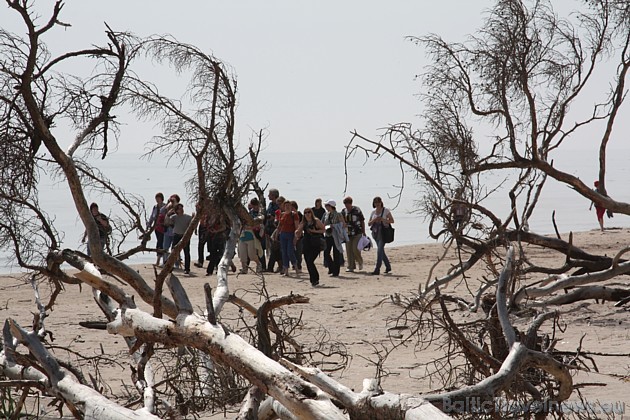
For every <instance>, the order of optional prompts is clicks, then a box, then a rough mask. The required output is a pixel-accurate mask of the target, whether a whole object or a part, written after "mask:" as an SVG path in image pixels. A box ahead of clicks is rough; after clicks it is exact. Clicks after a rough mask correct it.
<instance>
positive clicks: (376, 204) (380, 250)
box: [368, 197, 394, 275]
mask: <svg viewBox="0 0 630 420" xmlns="http://www.w3.org/2000/svg"><path fill="white" fill-rule="evenodd" d="M372 207H373V208H374V211H373V212H372V214H371V215H370V220H369V222H368V226H370V230H371V231H372V237H373V238H374V240H375V241H376V246H377V252H376V266H375V267H374V271H372V273H371V274H375V275H376V274H380V273H381V265H382V264H383V263H385V273H390V272H391V271H392V266H391V264H390V263H389V258H387V255H386V254H385V240H384V239H383V227H389V226H390V225H391V224H392V223H394V216H393V215H392V212H391V211H390V210H389V209H387V208H385V207H384V206H383V200H382V199H381V197H374V200H372Z"/></svg>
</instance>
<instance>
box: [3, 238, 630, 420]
mask: <svg viewBox="0 0 630 420" xmlns="http://www.w3.org/2000/svg"><path fill="white" fill-rule="evenodd" d="M563 239H568V235H566V236H564V237H563ZM573 243H574V245H575V246H577V247H580V248H582V249H583V250H585V251H591V252H593V253H598V254H607V255H609V256H613V255H615V254H616V253H617V252H618V251H619V250H620V249H622V248H624V247H625V246H627V245H630V230H629V229H610V230H607V231H605V232H603V233H602V232H599V231H598V230H592V231H587V232H581V233H577V234H575V235H574V237H573ZM443 252H444V248H443V246H442V244H428V245H411V246H402V247H396V246H395V244H394V246H392V247H388V248H387V253H388V255H389V257H390V260H391V262H392V266H393V271H392V273H390V274H387V275H384V274H381V275H378V276H371V275H368V274H367V272H368V271H371V270H372V269H373V266H374V261H375V258H376V251H375V250H371V251H369V252H364V254H363V255H364V258H365V267H364V271H363V272H354V273H346V272H344V271H343V269H342V273H341V275H340V276H339V277H338V278H330V277H328V276H327V275H326V271H325V269H324V268H323V267H322V265H321V257H320V258H319V259H318V261H317V266H318V268H319V269H320V275H321V277H322V279H321V287H318V288H312V287H311V286H310V284H309V280H308V274H306V273H303V274H301V275H299V276H297V277H296V276H295V275H294V276H292V277H281V276H280V275H278V274H268V275H265V278H264V286H265V287H266V290H267V292H268V293H269V295H270V297H279V296H284V295H288V294H290V293H293V294H300V295H303V296H306V297H307V298H308V299H309V301H308V303H306V304H299V305H292V306H290V307H285V308H284V310H286V311H287V313H288V314H290V315H292V316H294V317H301V318H302V321H303V324H304V328H302V329H301V330H300V331H296V334H297V339H298V340H299V341H301V342H303V343H305V344H309V343H310V344H312V343H314V342H317V341H321V340H322V336H321V327H323V328H325V329H326V331H327V335H326V337H327V338H326V339H327V340H328V341H329V342H330V343H333V342H338V343H339V346H340V348H343V349H345V351H346V352H347V353H348V355H349V356H350V361H349V363H348V365H347V367H346V368H345V369H342V370H337V371H335V372H333V373H331V376H333V377H335V378H337V379H338V380H339V381H340V382H341V383H343V384H344V385H346V386H349V387H351V388H353V389H355V390H357V391H358V390H360V389H361V387H362V381H363V379H364V378H371V377H374V375H375V373H376V368H375V363H376V361H378V359H379V357H378V354H381V355H384V354H385V353H386V352H389V354H388V355H387V358H386V360H385V362H384V363H383V365H382V368H381V369H382V372H383V377H382V386H383V388H384V389H385V390H387V391H390V392H405V393H413V394H422V393H428V392H430V391H432V390H434V389H435V388H436V387H437V384H436V383H432V382H431V381H429V380H428V379H427V378H426V373H427V370H426V368H427V366H429V367H430V366H431V364H430V363H431V362H432V361H433V360H434V359H435V358H436V357H438V356H439V355H440V354H443V352H444V350H443V349H441V348H440V346H439V343H435V344H434V345H432V346H429V347H428V348H421V347H419V346H418V345H417V340H416V338H415V337H412V338H411V339H408V338H409V336H410V334H412V329H411V328H409V326H408V325H412V323H411V322H410V324H408V325H407V326H405V325H403V319H402V318H401V315H402V313H403V309H404V308H403V305H404V302H405V301H407V300H409V299H413V298H414V297H415V296H417V294H418V290H419V288H420V287H421V285H423V284H424V283H425V282H426V281H427V279H428V278H429V277H430V276H431V275H432V276H433V277H436V276H442V275H444V274H445V272H446V270H447V269H448V267H449V266H450V265H451V264H456V263H457V260H456V255H455V253H453V252H452V251H451V252H449V253H448V254H447V257H446V259H445V260H444V261H442V262H441V263H440V265H438V266H437V267H435V268H433V266H434V265H435V263H436V262H437V261H438V258H439V257H440V256H441V255H442V254H443ZM526 252H527V255H528V258H529V259H530V261H531V262H533V263H537V264H549V265H551V266H558V265H561V264H562V262H563V261H564V257H563V256H561V255H559V254H554V253H551V252H549V251H546V250H542V249H540V248H537V247H533V246H530V247H528V248H527V249H526ZM236 262H237V266H238V261H236ZM432 268H433V272H432V271H431V270H432ZM481 268H482V267H481V264H479V267H475V268H474V269H473V270H471V271H470V272H469V276H468V277H469V279H468V282H467V283H468V286H466V285H465V284H464V283H463V282H462V281H460V280H456V281H453V282H452V283H451V284H449V285H448V286H447V287H444V288H443V289H442V293H443V294H448V295H451V296H459V297H461V298H464V299H466V300H468V301H470V300H471V299H472V298H471V296H470V294H469V293H468V292H467V290H466V288H467V287H469V288H471V289H474V290H476V287H477V286H478V284H479V282H480V281H481V279H482V276H483V275H487V273H483V272H482V270H481ZM136 269H137V270H139V271H140V272H141V273H142V274H143V275H145V276H146V278H147V279H150V278H151V277H152V273H153V267H152V266H151V265H150V264H147V265H140V266H137V267H136ZM175 274H176V275H178V276H179V277H180V279H181V280H182V282H183V283H184V285H185V288H186V290H187V292H188V294H189V296H190V298H191V300H192V301H193V304H194V305H195V307H196V308H198V310H199V311H202V308H204V306H205V304H204V301H203V284H204V283H206V282H209V283H210V285H211V286H213V287H214V285H215V284H216V279H215V278H214V277H212V276H211V277H207V276H205V270H204V269H201V268H196V267H193V270H192V273H191V275H190V276H185V275H183V272H181V271H175ZM541 279H542V277H541V276H534V275H532V276H530V277H529V278H528V279H526V281H527V282H530V281H531V282H534V281H538V280H541ZM262 282H263V280H262V279H261V278H260V277H259V276H257V275H255V274H253V273H251V274H241V275H238V276H237V275H233V274H231V273H230V277H229V285H230V290H231V292H232V293H234V294H236V295H237V296H238V297H240V298H242V299H244V300H246V301H247V302H249V303H250V304H252V305H254V306H256V307H257V306H259V305H260V304H261V302H262V301H261V298H260V296H259V294H258V290H259V289H260V288H261V287H262V285H263V284H262ZM149 283H150V284H151V281H149ZM608 283H614V284H616V285H617V286H618V287H623V286H625V287H628V286H629V283H630V280H629V279H628V278H627V277H624V276H622V277H618V278H616V279H613V280H611V281H610V282H608ZM39 290H40V293H41V295H42V298H43V300H44V301H46V300H47V298H48V296H49V295H50V288H49V287H48V286H47V285H45V284H41V285H40V287H39ZM130 292H131V291H130ZM138 301H139V298H136V302H138ZM613 305H614V302H595V301H593V300H587V301H583V302H578V303H575V304H570V305H564V306H559V307H555V308H547V309H557V310H558V311H559V312H560V324H561V325H562V326H564V328H563V329H564V331H559V330H558V329H556V330H555V338H556V339H557V340H558V341H557V343H556V348H557V349H558V350H564V351H576V350H577V349H578V348H580V349H581V351H582V352H583V353H585V354H588V353H598V354H618V355H620V356H616V357H613V356H609V355H601V356H598V355H591V356H590V357H592V361H593V363H592V364H591V365H589V366H588V367H589V368H590V372H587V371H585V369H582V370H575V371H574V385H576V386H578V388H579V392H580V393H581V395H582V396H583V397H584V399H585V400H586V401H589V402H596V401H600V402H603V403H614V402H623V403H625V404H626V406H628V407H629V408H630V379H629V378H630V356H629V355H628V353H629V350H628V342H629V338H630V329H628V325H629V324H630V321H629V320H628V307H630V306H626V307H621V308H615V307H614V306H613ZM140 306H141V307H144V308H148V305H145V304H141V305H140ZM450 309H451V313H452V316H453V318H454V319H455V320H456V321H462V320H467V319H469V320H473V319H479V318H480V317H483V316H484V314H483V312H482V311H481V310H480V311H478V312H477V313H471V312H468V311H464V310H459V309H457V308H456V306H455V305H452V306H450ZM537 310H539V311H540V310H542V308H537ZM36 311H37V308H36V305H35V302H34V292H33V289H32V288H31V286H30V284H28V283H25V281H24V279H21V278H19V277H18V276H4V277H0V317H1V318H2V319H7V318H13V319H15V320H16V321H17V322H18V323H19V324H20V325H22V326H29V325H31V323H32V319H33V313H35V312H36ZM237 315H238V308H236V307H235V306H234V305H232V304H229V303H228V304H227V305H226V306H225V308H224V312H223V313H222V319H223V321H224V322H225V323H226V324H227V325H228V326H229V325H230V322H231V320H233V319H235V318H236V317H237ZM412 315H413V313H408V314H407V317H408V318H409V317H410V316H412ZM252 319H253V318H251V317H250V321H251V320H252ZM86 320H89V321H95V320H104V317H103V315H102V314H101V313H100V310H99V309H98V308H97V307H96V305H95V304H94V302H93V300H92V293H91V290H90V289H89V288H87V287H79V286H77V285H67V286H66V287H65V290H64V291H63V292H62V293H61V295H60V296H59V297H58V298H57V304H56V305H55V307H54V310H53V311H51V312H50V313H49V317H48V318H47V319H46V328H47V329H48V330H49V331H50V332H52V334H53V337H54V339H55V344H57V345H59V346H68V347H72V348H73V349H74V350H76V351H79V352H82V353H84V354H85V355H88V356H89V355H94V354H100V353H101V351H102V349H101V346H102V348H103V349H104V351H105V352H106V353H108V354H117V355H121V357H122V358H124V357H125V356H124V355H125V346H124V341H123V340H122V339H121V338H120V337H116V336H111V335H108V334H107V332H106V331H103V330H91V329H86V328H83V327H81V326H80V325H79V321H86ZM531 320H532V314H529V315H521V316H520V317H517V316H514V317H513V318H512V321H513V323H514V325H515V326H516V327H517V328H520V329H526V328H527V325H528V324H529V322H530V321H531ZM410 321H412V320H410ZM541 331H543V332H548V333H550V334H551V333H553V325H552V323H551V322H548V323H545V324H544V325H543V327H542V329H541ZM405 339H408V340H407V341H405V344H404V345H401V344H403V340H405ZM394 348H395V349H394ZM22 351H23V348H22ZM319 361H320V362H321V366H322V367H328V368H332V367H334V366H335V365H336V363H337V362H338V361H339V358H337V357H334V356H331V357H324V356H321V357H320V360H319ZM100 374H101V375H102V376H103V378H104V379H106V380H109V381H111V382H112V383H114V382H115V383H119V382H120V381H121V380H122V381H126V382H127V383H130V381H131V380H130V379H129V368H128V367H126V368H123V367H121V366H114V367H112V368H111V369H105V370H101V372H100ZM580 384H582V385H580ZM584 384H588V385H584ZM571 400H574V401H578V400H579V396H578V393H577V391H574V393H573V394H572V397H571ZM222 416H223V414H221V415H220V417H222ZM227 417H228V418H230V415H229V414H228V415H227ZM618 418H621V417H618Z"/></svg>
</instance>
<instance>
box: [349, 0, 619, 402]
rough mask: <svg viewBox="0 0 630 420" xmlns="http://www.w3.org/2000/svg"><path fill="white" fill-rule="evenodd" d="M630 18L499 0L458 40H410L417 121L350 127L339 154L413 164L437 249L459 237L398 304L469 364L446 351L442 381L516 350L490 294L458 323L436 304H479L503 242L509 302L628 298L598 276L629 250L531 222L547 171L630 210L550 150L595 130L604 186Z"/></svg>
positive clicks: (594, 6)
mask: <svg viewBox="0 0 630 420" xmlns="http://www.w3.org/2000/svg"><path fill="white" fill-rule="evenodd" d="M629 17H630V5H629V4H628V3H627V2H617V1H603V2H584V5H583V7H581V9H580V10H578V11H576V12H574V13H573V14H571V15H568V17H566V18H560V17H558V16H557V14H556V12H555V11H554V10H553V7H552V2H551V1H532V2H528V1H526V2H523V1H518V0H508V1H500V2H496V4H495V5H494V7H493V8H492V9H491V10H489V11H488V14H487V18H486V19H485V21H484V24H483V26H482V27H481V28H480V30H479V31H478V32H477V33H476V34H475V35H473V36H470V37H469V38H468V41H466V42H463V43H458V42H448V41H446V40H444V39H443V38H442V37H440V36H439V35H427V36H422V37H413V38H410V40H411V41H413V42H415V43H417V44H419V45H421V46H423V47H424V48H425V50H426V52H427V54H428V55H429V57H430V58H431V65H430V66H428V67H427V70H426V71H425V73H424V74H422V75H421V77H420V79H421V81H422V83H423V89H422V91H421V92H420V95H419V96H420V98H421V99H422V101H423V105H424V107H423V112H422V114H421V118H422V122H421V124H422V125H421V127H419V128H417V127H415V126H414V125H412V124H411V123H407V122H405V123H399V124H394V125H391V126H389V127H387V128H386V129H384V131H383V134H382V135H381V136H380V137H379V138H376V139H371V138H368V137H366V136H363V135H361V134H360V133H359V132H357V131H354V132H353V133H352V138H351V140H350V142H349V144H348V148H347V153H346V157H347V158H349V157H351V156H355V155H364V156H366V157H368V156H369V157H372V158H374V157H376V158H384V159H386V158H391V159H394V160H396V161H398V162H399V163H400V164H401V166H402V167H404V168H406V169H409V170H411V171H415V174H416V179H417V180H418V184H419V186H420V188H421V189H422V191H423V193H424V194H423V195H424V196H423V197H422V200H419V201H418V205H419V206H420V210H421V212H422V213H423V214H424V215H425V216H426V217H427V218H428V219H429V220H430V223H429V234H430V235H431V237H433V238H434V239H436V240H441V241H442V242H443V244H444V248H445V251H444V252H445V255H446V254H448V253H450V252H451V247H452V248H455V244H456V245H457V248H456V249H455V251H454V252H455V253H456V255H457V258H458V262H457V263H456V264H452V265H450V264H449V265H448V266H445V265H444V264H441V261H439V262H437V263H436V265H435V267H433V268H432V274H431V278H428V279H426V283H425V284H424V285H421V286H420V287H419V293H418V295H417V296H412V297H411V298H410V299H409V304H408V305H407V306H406V311H409V312H414V314H416V315H417V317H418V318H417V320H416V322H417V324H418V325H424V326H425V328H426V331H435V329H439V330H440V331H443V332H444V333H445V334H447V336H448V337H449V340H450V341H449V343H451V344H452V346H453V347H452V348H453V349H454V350H453V352H452V353H450V352H449V353H448V355H449V356H450V355H454V354H455V353H457V354H460V355H463V358H464V360H465V362H464V366H465V367H464V368H463V369H462V370H461V372H462V375H461V377H459V378H456V379H454V377H453V374H452V372H451V371H449V370H448V368H449V367H451V360H450V358H449V360H445V361H444V366H442V371H446V372H447V373H446V375H445V376H444V377H442V378H441V380H442V383H443V385H444V386H445V389H446V388H448V387H449V386H453V387H455V388H460V387H461V385H462V383H464V384H465V383H466V382H465V381H466V380H470V378H471V377H472V378H474V379H473V382H475V381H478V380H484V381H485V379H484V378H488V377H489V375H491V374H492V372H495V373H496V372H498V370H499V369H500V366H501V362H502V361H504V358H505V357H506V356H507V354H508V352H509V354H510V356H509V357H510V358H511V357H513V356H515V353H513V352H512V351H513V350H514V347H513V346H512V344H507V345H505V343H504V344H501V343H503V340H502V339H501V338H500V337H499V336H498V335H496V332H497V331H499V329H498V325H499V324H498V320H499V319H500V317H497V316H498V315H497V314H496V310H492V309H491V308H492V307H493V305H497V306H500V305H499V303H498V301H486V304H489V307H488V308H486V309H487V314H486V316H487V317H488V320H480V321H479V322H476V323H473V325H466V326H462V325H458V324H457V323H456V322H454V321H452V319H451V318H450V317H449V316H448V307H447V306H446V305H445V302H451V301H452V302H456V303H457V305H458V308H459V309H463V310H468V311H477V310H478V308H480V307H483V306H484V302H483V300H484V298H485V299H487V296H488V295H489V294H492V291H493V290H495V289H496V287H497V284H498V283H499V282H498V278H499V273H498V271H499V270H498V269H497V267H500V266H502V265H504V264H507V263H508V262H507V261H506V260H505V256H504V252H503V250H504V249H505V248H506V247H508V246H510V245H513V246H514V247H515V249H516V250H517V251H518V252H517V254H518V256H515V257H514V261H515V267H514V278H513V279H512V281H511V283H510V289H508V291H507V303H508V306H509V308H510V310H512V311H516V310H517V309H521V310H524V309H527V308H531V307H536V308H539V307H540V306H544V305H546V304H562V303H566V302H569V301H575V300H577V299H588V298H601V299H606V300H608V299H614V300H619V301H620V302H622V301H623V302H627V301H628V299H627V298H625V299H624V297H625V296H627V293H630V290H628V289H627V288H624V287H619V288H615V289H614V290H610V289H608V288H602V286H601V285H600V283H601V282H603V281H605V280H610V279H613V278H615V277H616V276H623V275H626V274H627V273H628V272H629V271H628V266H627V262H626V261H625V260H624V259H623V258H622V256H623V254H624V253H625V252H626V250H625V248H624V249H622V250H620V252H619V254H618V255H617V256H616V257H615V258H610V257H608V256H607V255H597V254H591V253H588V252H585V251H584V250H582V249H580V247H579V244H575V243H574V242H573V237H572V235H569V237H568V238H562V237H561V235H560V234H559V233H557V235H556V237H555V238H553V237H546V236H544V235H540V234H537V233H536V232H533V231H532V230H531V228H530V226H529V223H528V220H529V219H530V218H531V216H532V214H533V213H534V212H535V211H536V210H537V204H538V199H539V197H540V195H541V192H542V190H543V189H544V188H545V185H546V182H547V181H548V180H549V179H550V178H551V179H553V180H555V181H557V182H560V183H563V184H565V185H566V186H568V187H570V188H572V189H573V190H575V192H576V197H578V198H582V197H583V198H586V199H588V200H590V201H593V202H595V203H597V204H598V205H600V206H602V207H605V208H607V209H611V210H612V211H614V212H617V213H623V214H630V203H626V202H622V201H620V200H616V199H615V197H614V196H612V197H610V196H608V194H609V193H608V192H607V191H606V189H605V188H603V189H600V190H599V191H594V190H592V189H591V188H590V186H589V185H586V184H584V183H583V182H582V180H580V179H579V178H578V177H576V176H574V175H572V174H571V173H570V172H569V170H568V169H565V168H563V167H561V166H560V165H558V164H556V163H555V162H554V157H555V156H557V155H558V154H560V153H562V152H563V150H564V149H565V148H566V147H568V146H569V145H570V144H571V143H573V142H576V141H582V140H583V138H584V136H588V137H589V138H591V139H593V141H595V142H597V143H596V145H597V146H598V148H599V154H598V156H597V157H596V158H595V159H594V161H593V162H592V166H598V167H599V183H600V185H604V184H605V179H606V153H607V147H608V146H609V144H611V143H612V142H613V141H614V140H615V139H616V137H615V131H614V130H613V129H614V128H615V125H618V123H619V120H620V118H622V117H621V115H623V114H624V111H627V105H626V104H625V103H624V99H625V95H626V93H627V86H626V81H627V78H628V70H629V68H630V19H629ZM611 61H612V64H613V65H614V66H616V71H615V72H614V74H613V75H612V77H611V78H610V79H609V85H610V86H611V90H610V92H602V94H603V95H604V96H603V98H601V99H599V102H598V103H597V104H596V105H595V106H594V107H593V109H592V112H589V113H587V114H586V115H581V114H579V113H577V112H576V111H575V109H573V108H574V107H573V105H574V104H575V103H576V102H578V100H579V98H580V97H582V96H584V95H585V94H586V93H585V91H586V90H587V89H588V88H589V87H590V86H591V85H592V84H593V83H594V82H595V81H597V82H601V74H602V73H601V72H600V66H603V65H604V64H605V63H606V62H608V64H610V63H611ZM624 107H625V108H624ZM625 113H627V112H625ZM587 129H589V130H592V129H600V131H599V133H600V134H599V135H598V136H595V137H594V136H593V135H592V132H589V133H588V134H584V133H585V131H586V130H587ZM350 176H351V175H350ZM490 176H491V177H492V179H493V181H492V182H491V183H490V182H488V179H490ZM496 180H498V181H496ZM499 194H505V196H506V197H505V199H504V201H507V202H509V203H510V208H509V210H508V211H507V212H506V213H505V214H500V213H499V212H498V210H497V209H494V208H490V207H489V206H488V204H487V203H488V198H489V197H490V196H497V195H499ZM462 207H465V208H466V210H467V212H466V217H465V218H464V219H463V220H464V222H463V227H462V226H461V225H458V224H456V223H454V221H453V217H452V215H453V210H454V209H455V208H462ZM552 217H553V216H552ZM554 225H555V220H554ZM532 247H540V248H542V249H545V250H547V251H549V253H553V254H555V255H557V256H558V259H559V260H562V259H563V260H564V261H563V262H560V263H559V265H558V266H549V265H540V264H537V263H536V262H535V261H533V260H532V259H531V258H529V256H528V249H531V248H532ZM475 267H477V268H479V267H481V268H482V270H483V271H484V272H485V275H484V278H483V281H477V280H479V279H474V280H475V282H474V283H472V282H469V280H470V279H469V276H470V273H471V271H472V269H473V268H475ZM453 281H464V282H465V284H467V285H468V287H469V290H470V291H471V293H470V296H442V294H441V293H440V289H441V288H444V287H446V286H447V285H448V284H449V283H451V282H453ZM576 286H577V287H580V289H579V290H576V291H575V292H571V294H570V295H567V296H566V297H557V296H554V293H555V292H557V291H560V290H566V288H567V287H576ZM398 299H400V298H398ZM534 299H535V301H534ZM438 304H439V308H436V307H437V305H438ZM493 311H494V312H493ZM534 311H536V310H534ZM535 313H537V312H535ZM409 318H413V317H412V316H411V315H409V314H406V315H405V319H409ZM402 319H403V317H401V321H400V322H405V321H402ZM409 322H411V323H413V321H409ZM436 323H437V324H438V325H440V327H439V328H438V327H436V326H435V325H436ZM417 328H420V327H417ZM460 329H461V330H462V331H464V332H465V333H466V334H470V335H472V336H473V337H474V336H476V335H477V334H479V336H480V337H485V335H486V334H489V333H488V330H492V331H494V333H493V334H494V335H493V336H492V339H491V340H489V342H488V343H486V344H487V345H488V347H489V348H491V349H490V350H489V351H486V350H483V349H481V348H478V346H477V345H471V339H470V337H469V338H465V337H466V334H464V333H461V334H460V333H458V332H454V331H459V330H460ZM504 332H505V331H504ZM427 334H429V333H427ZM435 334H438V333H435ZM428 337H429V338H426V340H427V341H426V342H425V341H422V340H425V338H420V340H421V343H420V346H423V345H428V343H430V342H432V340H433V338H431V337H433V336H432V335H431V334H429V335H428ZM472 344H474V343H472ZM449 348H450V347H449ZM520 357H521V356H518V357H516V358H517V359H519V358H520ZM552 357H553V356H552ZM505 360H507V359H505ZM488 364H489V367H490V369H488V367H487V366H488ZM437 370H439V369H437ZM509 372H510V374H512V373H514V370H513V369H511V370H510V371H509ZM462 378H465V380H464V379H462ZM556 379H557V380H560V378H559V377H558V378H556ZM462 381H463V382H462ZM508 382H509V381H508ZM565 382H566V381H565ZM501 383H502V384H503V383H505V382H504V381H501ZM529 385H531V384H529ZM529 385H527V384H525V386H526V388H524V389H527V388H529V389H530V390H531V391H532V394H531V395H530V396H531V398H534V399H536V398H537V397H536V395H535V394H536V392H534V391H533V390H532V389H531V387H530V386H529ZM472 386H473V387H474V386H475V385H472ZM492 389H493V390H494V391H496V390H497V388H492ZM512 391H514V389H512ZM453 392H454V393H456V394H457V393H458V391H453ZM527 392H529V391H526V393H527ZM457 395H459V396H462V395H463V394H461V393H460V394H457ZM430 399H431V401H435V400H434V399H433V398H432V397H431V398H430Z"/></svg>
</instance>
